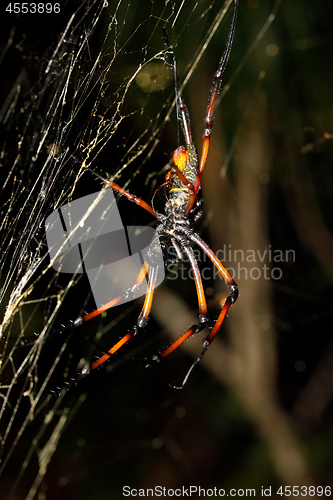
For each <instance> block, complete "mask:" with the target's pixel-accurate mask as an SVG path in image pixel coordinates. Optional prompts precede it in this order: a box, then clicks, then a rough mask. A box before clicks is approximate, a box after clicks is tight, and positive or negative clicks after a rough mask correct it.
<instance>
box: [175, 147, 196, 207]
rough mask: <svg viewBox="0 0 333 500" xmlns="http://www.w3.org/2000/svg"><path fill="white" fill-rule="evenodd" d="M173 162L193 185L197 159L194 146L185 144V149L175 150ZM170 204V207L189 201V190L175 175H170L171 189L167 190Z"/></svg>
mask: <svg viewBox="0 0 333 500" xmlns="http://www.w3.org/2000/svg"><path fill="white" fill-rule="evenodd" d="M173 161H174V164H175V165H176V167H177V168H178V170H179V171H180V172H181V173H182V174H183V175H184V176H185V177H186V180H187V181H188V182H190V183H191V184H194V182H195V179H196V176H197V171H198V165H199V159H198V153H197V148H196V147H195V145H194V144H187V145H186V146H185V147H184V146H181V147H179V148H177V149H176V150H175V151H174V153H173ZM169 195H170V198H169V200H170V202H171V204H172V205H178V206H179V205H181V206H182V205H184V204H187V202H188V199H189V190H188V188H187V187H186V186H185V184H184V183H183V181H182V180H181V179H180V178H179V176H178V175H177V174H176V173H172V174H171V188H170V190H169Z"/></svg>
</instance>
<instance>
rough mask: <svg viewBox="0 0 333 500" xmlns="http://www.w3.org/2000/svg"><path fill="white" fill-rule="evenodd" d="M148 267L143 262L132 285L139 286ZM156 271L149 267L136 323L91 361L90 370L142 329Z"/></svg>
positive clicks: (101, 363)
mask: <svg viewBox="0 0 333 500" xmlns="http://www.w3.org/2000/svg"><path fill="white" fill-rule="evenodd" d="M148 267H149V266H148V264H147V263H146V262H145V264H144V265H143V267H142V269H141V272H140V274H139V276H138V278H137V279H136V281H135V283H134V286H135V285H138V286H140V285H141V284H142V282H143V280H144V278H145V276H146V274H147V270H148ZM157 272H158V268H157V267H151V268H150V269H149V280H148V289H147V293H146V296H145V301H144V304H143V307H142V311H141V314H140V316H139V318H138V321H137V324H136V325H135V326H134V327H133V328H132V329H131V330H130V331H129V332H128V333H126V335H124V336H123V337H122V338H121V339H120V340H119V341H118V342H117V343H116V344H115V345H114V346H113V347H111V349H109V350H108V352H106V353H105V354H103V356H101V357H100V358H98V359H96V361H94V362H93V363H91V365H90V371H92V370H95V369H96V368H98V367H99V366H101V365H103V364H104V363H105V362H106V361H108V360H109V359H110V358H111V356H112V355H113V354H115V353H116V352H117V351H118V350H119V349H120V348H121V347H122V346H123V345H125V344H126V343H127V342H128V341H129V340H130V339H132V338H133V337H134V336H135V335H137V334H138V331H139V330H141V329H143V328H144V327H145V326H146V324H147V322H148V317H149V314H150V310H151V306H152V302H153V295H154V288H155V283H156V278H157ZM140 281H141V283H140ZM132 288H133V287H132ZM83 319H84V318H83Z"/></svg>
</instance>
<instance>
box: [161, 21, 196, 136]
mask: <svg viewBox="0 0 333 500" xmlns="http://www.w3.org/2000/svg"><path fill="white" fill-rule="evenodd" d="M162 30H163V34H164V43H165V46H166V48H167V54H168V56H169V60H170V64H171V66H172V69H173V78H174V81H175V90H176V99H177V116H178V117H179V115H180V117H181V123H182V128H183V132H184V137H185V141H186V144H192V135H191V127H190V117H189V112H188V109H187V106H186V104H185V101H184V98H183V94H182V91H181V89H180V85H179V81H178V77H177V71H176V61H175V58H174V55H173V51H172V48H171V46H170V43H169V38H168V34H167V31H166V28H165V26H163V28H162Z"/></svg>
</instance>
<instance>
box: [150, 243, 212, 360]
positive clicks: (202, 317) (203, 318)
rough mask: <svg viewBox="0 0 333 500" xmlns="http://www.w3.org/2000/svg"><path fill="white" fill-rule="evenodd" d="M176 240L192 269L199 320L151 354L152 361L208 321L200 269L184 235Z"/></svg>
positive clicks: (203, 326)
mask: <svg viewBox="0 0 333 500" xmlns="http://www.w3.org/2000/svg"><path fill="white" fill-rule="evenodd" d="M176 238H177V240H178V241H179V242H180V246H181V248H182V250H183V251H184V252H185V253H186V255H187V257H188V259H189V261H190V264H191V268H192V270H193V274H194V281H195V286H196V291H197V297H198V304H199V322H198V323H196V324H194V325H192V326H191V327H190V328H189V329H188V330H187V331H186V332H185V333H183V334H182V335H181V336H180V337H179V338H178V339H177V340H175V341H174V342H173V343H172V344H171V345H169V347H167V348H166V349H163V350H162V351H161V352H159V353H158V354H156V355H155V356H153V358H152V361H153V362H156V361H157V362H159V361H161V360H162V359H165V358H167V357H168V356H169V355H170V354H171V353H173V352H174V351H175V350H176V349H178V347H179V346H180V345H181V344H182V343H183V342H184V341H185V340H186V339H188V338H189V337H191V336H192V335H194V334H195V333H199V332H201V330H203V329H204V328H205V326H206V324H207V321H208V316H207V303H206V297H205V293H204V289H203V285H202V280H201V276H200V270H199V267H198V264H197V261H196V258H195V255H194V252H193V250H192V248H191V247H190V245H189V243H188V240H187V238H186V237H184V236H176ZM150 365H151V363H147V364H146V366H147V367H149V366H150Z"/></svg>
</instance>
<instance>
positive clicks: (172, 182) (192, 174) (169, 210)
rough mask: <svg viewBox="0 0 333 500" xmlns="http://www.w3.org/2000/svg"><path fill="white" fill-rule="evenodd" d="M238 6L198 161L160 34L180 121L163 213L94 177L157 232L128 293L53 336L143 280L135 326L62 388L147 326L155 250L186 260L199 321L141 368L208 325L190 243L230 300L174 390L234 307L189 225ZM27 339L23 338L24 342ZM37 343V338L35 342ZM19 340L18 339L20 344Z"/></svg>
mask: <svg viewBox="0 0 333 500" xmlns="http://www.w3.org/2000/svg"><path fill="white" fill-rule="evenodd" d="M237 8H238V0H234V2H233V12H232V18H231V24H230V29H229V34H228V38H227V43H226V47H225V50H224V52H223V55H222V57H221V59H220V62H219V65H218V68H217V71H216V72H215V74H214V77H213V82H212V85H211V89H210V94H209V99H208V105H207V110H206V115H205V130H204V133H203V144H202V151H201V156H200V159H199V157H198V154H197V150H196V146H195V145H194V144H193V141H192V134H191V128H190V120H189V113H188V110H187V107H186V104H185V101H184V98H183V95H182V92H181V89H180V85H179V82H178V77H177V72H176V64H175V59H174V56H173V51H172V49H171V47H170V44H169V40H168V36H167V33H166V29H165V28H163V32H164V40H165V46H166V54H167V56H168V58H169V61H170V64H171V66H172V68H173V75H174V85H175V91H176V106H177V115H178V117H179V118H180V121H181V125H182V130H183V133H184V138H185V143H186V145H185V146H181V147H178V148H177V149H176V150H175V151H174V153H173V165H172V167H171V169H170V170H169V171H168V173H167V175H166V181H165V183H164V184H163V186H164V187H165V193H166V202H165V205H164V213H159V212H157V211H156V210H155V209H154V208H153V206H152V205H149V204H148V203H146V202H145V201H144V200H142V199H141V198H139V197H137V196H135V195H133V194H131V193H130V192H128V191H127V190H125V189H124V188H122V187H120V186H118V185H117V184H115V183H114V182H112V181H111V180H108V179H106V178H104V177H101V176H98V177H99V178H100V179H101V180H102V181H103V183H104V184H105V186H106V187H107V188H111V189H113V190H114V191H116V192H118V193H120V194H121V195H123V196H125V197H126V198H127V199H128V200H129V201H132V202H134V203H136V204H137V205H138V206H140V207H142V208H143V209H145V210H146V211H148V212H149V213H150V214H151V215H153V216H154V217H155V218H156V220H157V226H156V230H155V236H154V238H153V241H152V243H151V245H150V247H149V251H148V253H147V254H146V258H145V261H144V263H143V265H142V267H141V270H140V272H139V273H138V274H137V277H136V279H135V281H134V282H133V283H132V285H131V286H130V288H128V289H127V290H126V291H125V292H123V293H122V294H121V295H119V296H117V297H116V298H114V299H113V300H111V301H110V302H108V303H106V304H105V305H103V306H101V307H99V308H97V309H95V310H94V311H92V312H90V313H87V314H83V315H82V316H79V317H78V318H77V319H76V320H75V321H74V322H71V324H70V325H68V326H62V328H60V329H59V330H58V332H60V333H62V332H64V331H66V330H68V329H70V328H72V327H73V326H74V327H79V326H80V325H82V324H84V323H86V322H87V321H90V320H91V319H93V318H95V317H97V316H99V315H100V314H102V313H103V312H105V311H107V310H108V309H110V308H112V307H114V306H115V305H118V304H120V303H121V302H123V301H124V299H128V297H130V298H134V297H135V295H136V293H137V292H138V290H139V288H140V286H141V285H142V284H143V282H144V281H145V280H146V278H148V285H147V291H146V294H145V299H144V304H143V307H142V310H141V313H140V315H139V317H138V319H137V321H136V324H135V325H134V326H133V327H132V328H131V329H130V330H129V331H128V332H127V333H126V334H125V335H124V336H123V337H122V338H121V339H120V340H119V341H118V342H117V343H116V344H114V345H113V346H112V347H111V348H110V349H109V350H108V351H107V352H105V353H104V354H103V355H102V356H100V357H99V358H98V359H96V360H95V361H93V362H92V363H90V365H89V366H86V367H84V368H83V369H82V370H81V372H80V373H79V374H78V376H77V377H76V378H72V379H70V380H69V381H68V382H66V383H65V387H66V388H67V389H68V388H70V387H71V386H72V385H76V383H77V381H78V380H79V379H81V378H83V377H85V376H86V375H88V374H90V373H91V372H93V371H95V370H97V369H98V368H99V367H101V366H103V365H105V364H106V363H107V361H109V360H110V359H111V358H112V356H113V355H114V354H115V353H117V352H118V351H119V350H120V349H121V348H122V347H123V346H124V345H125V344H127V343H128V342H129V341H130V340H131V339H132V338H133V337H135V336H137V335H138V334H139V333H140V332H141V331H142V330H143V329H144V328H145V327H146V325H147V323H148V319H149V315H150V311H151V308H152V303H153V295H154V289H155V285H156V282H157V274H158V266H160V265H161V264H160V260H159V259H158V258H157V257H156V254H157V251H155V250H156V248H157V247H158V248H159V249H161V248H162V251H163V254H164V264H163V265H165V266H168V265H170V264H171V263H172V264H174V263H178V262H180V261H182V260H183V259H184V257H186V259H188V261H189V263H190V266H191V269H192V272H193V276H194V282H195V287H196V293H197V298H198V305H199V316H198V322H197V323H196V324H194V325H192V326H191V327H190V328H188V329H187V331H186V332H185V333H183V334H182V335H180V336H179V338H178V339H177V340H175V341H174V342H172V343H171V345H169V346H168V347H166V348H165V349H163V350H162V351H160V352H159V353H158V354H156V355H154V356H153V357H152V358H151V359H149V360H148V359H147V360H145V365H146V366H147V367H148V366H151V365H153V364H155V363H158V362H160V361H161V360H163V359H165V358H167V357H168V356H169V355H170V354H171V353H173V352H174V351H175V350H176V349H177V348H178V347H179V346H180V345H181V344H182V343H183V342H184V341H185V340H187V339H188V338H190V337H191V336H193V335H194V334H196V333H198V332H201V331H202V330H203V329H204V328H205V327H206V326H207V322H208V309H207V302H206V297H205V293H204V289H203V284H202V279H201V275H200V270H199V266H198V262H197V260H196V257H195V254H194V251H193V249H192V247H191V243H192V244H193V243H195V244H196V245H197V246H198V247H199V248H200V249H201V250H202V251H203V252H204V253H205V255H206V256H207V257H208V258H209V259H210V260H211V262H212V263H213V265H214V266H215V267H216V269H217V270H218V272H219V273H220V275H221V276H222V278H223V279H224V281H225V283H226V285H227V286H228V288H229V291H230V293H229V295H228V297H227V298H226V300H225V302H224V304H223V307H222V310H221V312H220V314H219V315H218V317H217V319H216V321H215V322H214V324H213V326H212V327H211V329H210V331H209V333H208V335H207V336H206V337H205V338H204V340H203V344H202V350H201V352H200V354H199V356H198V357H197V359H196V360H195V361H194V362H193V364H192V366H191V367H190V369H189V370H188V372H187V374H186V376H185V378H184V380H183V382H182V384H181V385H180V386H179V387H177V386H173V387H175V388H182V387H183V386H184V384H185V383H186V381H187V379H188V377H189V374H190V373H191V371H192V369H193V368H194V366H195V365H196V364H197V363H198V362H199V361H200V360H201V358H202V357H203V355H204V354H205V352H206V351H207V349H208V347H209V346H210V344H211V343H212V341H213V340H214V338H215V337H216V335H217V333H218V331H219V329H220V327H221V325H222V323H223V321H224V318H225V316H226V314H227V312H228V310H229V308H230V307H231V306H232V305H233V304H234V303H235V301H236V300H237V297H238V287H237V284H236V283H235V281H234V280H233V278H232V277H231V276H230V274H229V273H228V271H227V270H226V269H225V267H224V266H223V265H222V264H221V262H220V261H219V260H218V258H217V257H216V255H215V254H214V252H213V251H212V250H211V249H210V248H209V246H208V245H207V244H206V243H205V242H204V241H203V240H202V239H201V238H200V236H199V235H198V234H196V233H195V232H194V230H193V222H194V221H195V220H197V219H198V218H199V217H200V215H201V213H197V209H198V206H199V202H198V201H197V194H198V191H199V189H200V185H201V179H202V175H203V172H204V169H205V165H206V160H207V155H208V151H209V145H210V138H211V131H212V127H213V112H214V107H215V104H216V100H217V97H218V94H219V91H220V89H221V84H222V76H223V73H224V71H225V68H226V66H227V63H228V59H229V56H230V51H231V46H232V42H233V38H234V32H235V24H236V17H237ZM170 247H172V248H173V250H174V251H175V252H176V253H175V255H176V256H177V257H176V258H175V259H171V258H170V256H169V255H168V253H167V249H168V248H170ZM29 338H31V337H26V338H24V341H26V340H28V339H29ZM34 338H36V337H34ZM7 339H8V340H15V339H16V338H15V337H7ZM21 340H22V339H21ZM59 391H61V388H57V389H56V390H55V391H50V392H52V393H55V394H57V393H59Z"/></svg>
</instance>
